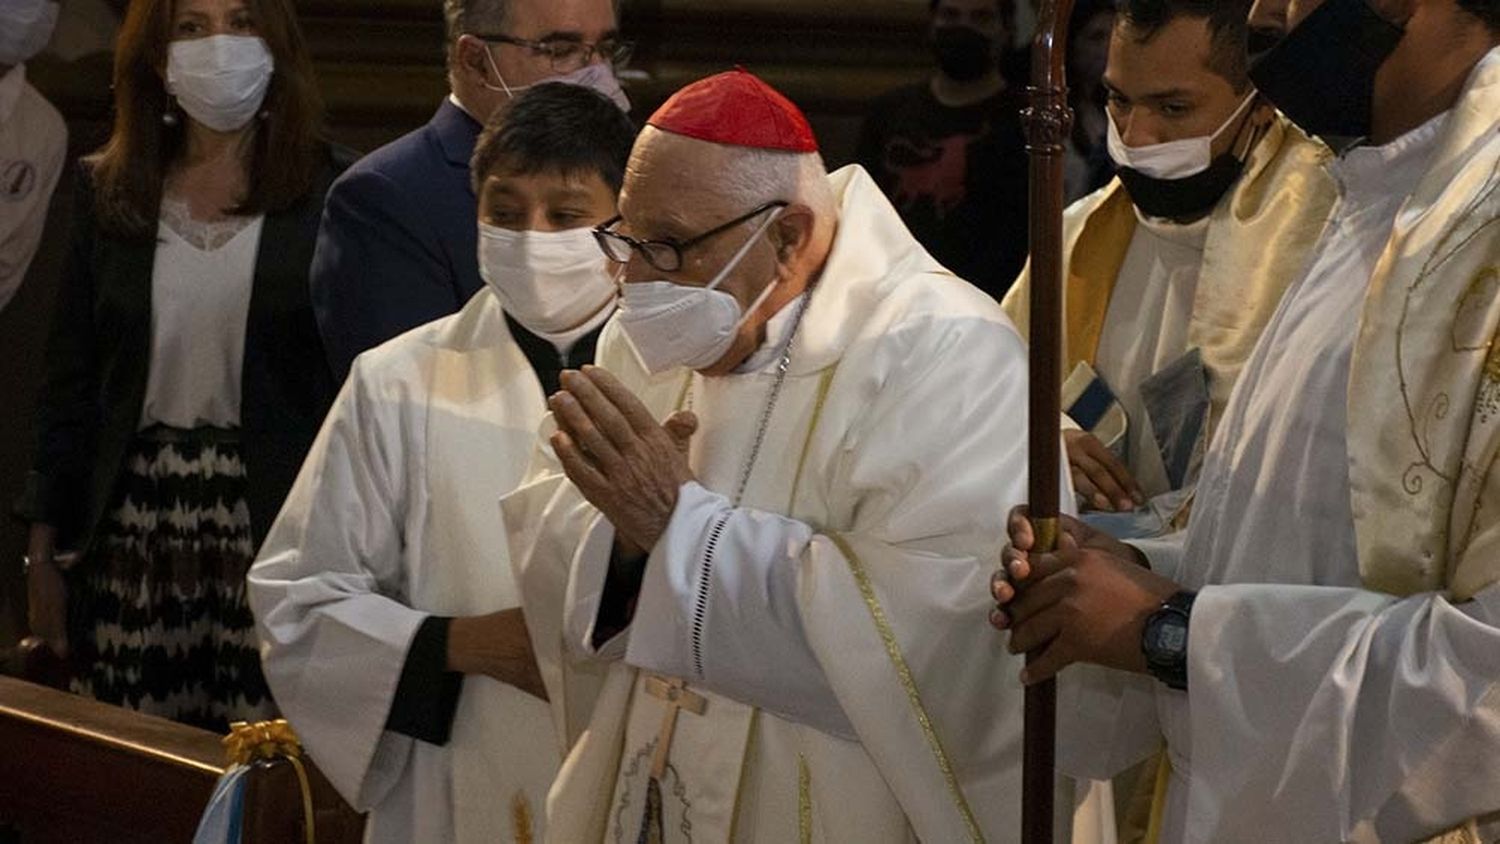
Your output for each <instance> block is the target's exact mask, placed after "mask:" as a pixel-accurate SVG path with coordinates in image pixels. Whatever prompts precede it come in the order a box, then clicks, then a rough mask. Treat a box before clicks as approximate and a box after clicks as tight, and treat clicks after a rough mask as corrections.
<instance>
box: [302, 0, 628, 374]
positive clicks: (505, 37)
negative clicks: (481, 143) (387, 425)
mask: <svg viewBox="0 0 1500 844" xmlns="http://www.w3.org/2000/svg"><path fill="white" fill-rule="evenodd" d="M443 13H444V16H445V18H446V24H447V33H448V36H447V39H448V44H447V50H448V83H449V87H450V89H451V91H452V93H451V94H450V95H449V96H448V98H447V99H446V100H444V101H443V104H442V105H441V106H440V107H439V108H438V111H437V114H435V115H434V116H433V118H432V120H431V121H430V122H428V123H427V125H425V126H423V127H422V128H420V129H418V130H416V131H415V132H412V133H410V134H408V135H405V136H404V137H401V138H399V139H397V140H396V141H393V142H392V143H390V144H387V145H386V146H384V147H381V148H380V149H378V150H376V151H375V152H373V153H371V154H370V155H369V156H367V157H366V158H364V159H363V160H362V161H360V162H359V163H358V164H356V165H355V166H354V167H352V168H350V170H349V172H348V173H347V174H345V176H344V177H343V178H342V179H340V180H339V181H338V183H337V184H335V185H334V186H333V191H332V192H331V193H330V194H329V197H328V206H327V209H326V211H325V212H324V216H323V226H322V230H321V232H320V233H319V236H318V248H317V254H316V255H315V257H314V259H313V267H312V296H313V306H314V309H315V311H316V313H317V317H318V326H319V329H320V331H321V332H322V335H323V341H324V346H325V347H326V348H327V351H328V357H329V362H330V363H331V364H332V366H333V370H334V374H335V376H336V377H337V378H339V379H340V380H342V379H343V378H344V376H345V375H346V374H347V373H348V371H349V366H350V364H351V363H353V361H354V358H355V357H357V356H358V355H359V353H360V352H363V351H365V350H366V349H369V348H372V347H374V346H378V345H380V344H381V343H383V342H385V341H386V340H389V339H390V338H392V337H395V336H396V335H398V334H401V333H402V332H404V331H406V330H408V329H411V328H414V327H416V326H418V325H421V324H423V323H426V322H430V321H432V320H434V319H438V318H439V317H443V316H447V315H448V314H451V313H454V312H456V311H457V310H458V309H459V308H460V307H462V306H463V304H464V303H465V302H467V301H468V300H469V297H471V296H473V295H474V293H475V292H476V291H478V290H479V289H480V288H481V287H483V286H484V282H483V281H482V280H481V279H480V277H479V266H478V259H477V258H476V250H477V248H478V242H477V234H476V232H475V228H474V219H475V215H476V214H477V213H478V211H477V201H476V199H475V197H474V191H473V189H472V188H471V187H470V178H469V158H470V157H471V156H472V155H473V154H474V144H475V141H476V140H477V139H478V137H479V132H480V129H481V127H482V125H483V123H484V122H485V121H487V120H488V119H489V117H490V115H491V114H493V113H494V111H495V110H496V109H497V108H499V107H500V106H502V105H504V104H505V103H506V102H508V101H509V100H510V98H511V97H512V96H513V95H514V94H517V93H519V92H520V91H521V90H522V89H524V88H528V87H530V86H532V85H534V84H536V83H537V82H540V81H544V80H546V81H551V80H561V81H573V82H577V83H578V84H582V85H587V86H589V87H592V88H594V89H596V90H599V91H600V92H601V93H603V94H605V95H607V96H610V97H611V98H612V99H614V100H615V102H616V103H617V104H619V105H620V107H621V108H622V109H627V108H628V103H627V102H626V100H625V98H624V94H623V93H621V92H620V88H619V83H618V82H617V81H616V80H615V76H614V72H613V68H614V66H615V65H616V64H618V63H619V62H621V61H623V60H624V59H625V58H626V57H627V56H628V49H629V45H627V44H625V43H624V42H622V41H621V40H620V38H619V32H618V29H617V25H616V14H615V5H614V2H613V0H445V2H444V4H443Z"/></svg>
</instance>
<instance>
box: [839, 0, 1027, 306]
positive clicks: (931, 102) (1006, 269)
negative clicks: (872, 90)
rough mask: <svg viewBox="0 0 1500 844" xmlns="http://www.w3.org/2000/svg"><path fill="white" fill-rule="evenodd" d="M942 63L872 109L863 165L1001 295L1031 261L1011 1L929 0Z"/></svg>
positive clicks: (964, 273) (935, 248)
mask: <svg viewBox="0 0 1500 844" xmlns="http://www.w3.org/2000/svg"><path fill="white" fill-rule="evenodd" d="M931 13H932V14H931V20H930V23H929V26H928V30H927V39H928V46H929V47H930V48H931V49H932V52H933V56H934V58H935V59H936V61H937V69H936V71H935V72H934V73H933V74H932V77H931V78H929V79H928V80H927V81H925V82H922V83H919V84H917V85H912V86H908V87H905V88H901V89H898V90H896V91H892V92H891V93H889V94H886V95H885V96H883V97H881V98H880V99H879V100H877V101H876V102H875V104H874V105H873V106H872V107H871V108H870V112H869V114H868V115H867V116H866V117H865V124H864V128H863V130H862V131H861V133H860V140H859V152H858V157H859V162H860V163H861V164H863V165H864V167H865V169H866V170H868V171H869V173H870V175H872V176H874V177H875V181H876V183H878V184H879V185H880V187H881V189H882V190H884V191H885V193H886V195H887V196H888V197H890V199H891V202H892V203H893V204H894V205H895V206H896V210H897V211H899V212H900V213H901V219H902V220H904V221H905V222H906V225H907V227H908V228H910V229H911V231H912V234H914V235H916V237H917V240H918V241H920V242H921V244H922V245H923V246H924V247H926V249H927V251H928V252H930V253H932V256H933V257H934V258H937V259H938V261H939V262H941V263H942V264H943V265H944V266H946V267H947V268H948V269H950V270H952V271H953V272H954V273H955V274H956V275H958V276H959V277H960V278H963V279H966V280H967V281H969V282H971V283H972V284H974V285H975V286H977V287H979V288H980V289H982V290H984V291H985V292H986V293H988V294H990V295H991V296H993V297H994V298H996V299H999V298H1000V297H1002V296H1004V295H1005V291H1006V289H1007V288H1008V287H1009V286H1010V283H1011V281H1012V280H1014V279H1015V277H1016V273H1017V272H1019V271H1020V269H1021V265H1022V264H1023V263H1024V262H1025V260H1026V231H1027V229H1026V176H1027V163H1026V140H1025V136H1024V135H1023V133H1022V130H1021V109H1022V107H1023V106H1024V105H1025V96H1026V94H1025V86H1024V84H1022V83H1021V82H1020V81H1015V82H1012V80H1009V79H1007V78H1006V77H1005V75H1004V73H1003V72H1002V63H1001V57H1002V56H1003V54H1004V51H1005V50H1006V49H1007V48H1008V47H1009V46H1010V43H1011V37H1012V34H1013V31H1014V19H1015V7H1014V6H1013V5H1012V2H1011V0H932V3H931Z"/></svg>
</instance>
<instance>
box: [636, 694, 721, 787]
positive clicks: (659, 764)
mask: <svg viewBox="0 0 1500 844" xmlns="http://www.w3.org/2000/svg"><path fill="white" fill-rule="evenodd" d="M646 694H648V695H651V696H652V697H654V698H660V699H661V700H662V701H664V702H665V703H666V705H667V711H666V714H665V715H663V716H662V721H661V733H660V734H658V735H657V737H656V753H655V754H654V755H653V756H652V759H651V778H652V779H655V780H658V781H659V780H661V778H662V777H663V776H665V775H666V773H667V758H668V757H669V756H670V755H671V752H672V750H671V749H672V733H673V731H674V730H676V728H677V713H678V712H679V711H681V710H687V711H688V712H691V713H692V714H694V715H702V714H703V713H704V712H706V711H707V710H708V699H707V698H705V697H703V696H701V695H697V694H694V693H693V692H692V691H691V690H689V689H688V687H687V683H686V682H685V681H683V680H680V679H677V678H675V677H674V678H670V679H668V678H666V677H655V676H649V677H647V678H646Z"/></svg>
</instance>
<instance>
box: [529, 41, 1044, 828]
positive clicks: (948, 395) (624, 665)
mask: <svg viewBox="0 0 1500 844" xmlns="http://www.w3.org/2000/svg"><path fill="white" fill-rule="evenodd" d="M648 124H649V125H648V127H647V128H646V129H645V130H644V132H643V133H642V135H641V137H640V138H639V139H638V141H637V143H636V146H635V149H634V151H633V152H632V155H631V161H630V166H629V168H628V170H627V173H626V182H625V187H624V190H623V191H622V193H621V201H620V211H621V217H620V219H619V220H618V221H616V222H615V223H614V224H612V225H609V226H605V227H601V229H600V230H599V231H598V237H599V240H600V242H601V244H602V245H603V246H604V248H605V250H606V251H607V252H608V253H609V255H610V257H611V258H613V259H614V260H616V261H619V262H622V263H624V264H626V275H625V281H626V283H625V284H624V285H623V291H622V297H621V306H620V311H619V312H618V314H617V315H616V317H615V318H614V319H613V320H612V321H611V323H610V324H609V325H608V326H606V328H605V332H604V335H603V337H602V338H601V340H600V352H599V356H598V358H597V360H599V362H600V364H601V365H600V367H598V368H586V369H584V370H583V371H582V372H571V373H565V374H564V376H563V381H562V383H563V390H562V391H561V392H559V393H558V394H557V395H555V396H553V397H552V399H551V408H552V410H553V418H554V420H555V430H553V431H550V432H549V436H550V439H549V440H548V444H550V446H551V448H550V449H545V448H544V449H543V452H544V455H545V458H544V460H543V461H542V463H543V464H544V465H539V466H538V468H537V471H535V472H534V474H533V475H532V478H531V480H530V481H529V482H528V484H527V485H524V486H522V487H521V488H519V489H518V490H517V491H516V492H514V493H512V494H511V495H510V496H508V497H507V498H506V500H505V501H504V503H503V509H504V513H505V518H506V524H507V527H508V528H509V531H510V537H511V543H512V561H513V564H514V565H516V566H517V568H518V577H519V580H520V583H521V589H522V595H523V602H524V605H525V610H526V618H527V623H528V625H530V626H531V635H532V642H533V645H534V647H535V648H536V651H537V656H538V659H539V661H540V663H541V671H542V676H543V679H544V680H545V681H546V683H547V685H548V692H549V694H550V695H551V697H552V700H553V704H554V706H561V707H563V709H565V710H566V711H567V712H568V713H569V714H570V717H581V715H582V713H583V712H584V711H586V710H588V709H589V706H588V703H589V701H585V700H579V699H578V698H579V697H580V696H579V695H578V694H575V693H574V692H573V690H572V689H571V688H570V683H569V677H570V676H571V671H572V669H573V668H575V667H577V666H580V665H584V664H587V663H589V662H590V661H601V660H602V661H607V662H609V663H610V664H611V667H610V673H609V676H608V678H607V680H606V681H605V683H604V686H603V688H602V691H600V692H599V694H598V698H597V704H596V705H595V706H593V708H592V715H591V718H590V721H589V723H588V728H587V729H586V730H585V731H584V733H583V738H582V739H581V741H580V742H579V744H578V745H577V746H576V747H575V750H574V752H573V753H572V754H571V756H570V757H569V758H568V759H567V760H566V761H565V763H564V766H563V770H562V773H561V774H560V778H559V781H558V782H557V784H556V785H554V787H553V790H552V793H551V795H550V796H549V798H548V821H549V827H548V834H549V839H550V840H555V841H567V842H597V841H601V840H611V841H617V840H630V841H637V840H640V841H687V840H690V839H691V840H701V841H797V840H802V841H809V840H819V841H823V840H834V841H861V842H883V841H910V840H913V839H914V838H920V839H922V840H926V841H969V840H979V839H987V840H1006V839H1008V838H1014V836H1015V834H1016V831H1017V830H1018V829H1019V819H1018V816H1017V811H1018V809H1019V761H1020V733H1021V725H1020V717H1019V716H1020V687H1019V685H1018V684H1017V683H1016V681H1015V677H1016V674H1017V672H1018V670H1019V663H1017V662H1014V661H1012V660H1011V659H1009V658H1002V657H1001V648H1000V646H999V643H997V642H994V641H990V642H986V640H985V637H984V635H983V634H982V631H983V628H984V624H983V619H984V618H985V615H986V607H985V606H984V604H985V598H986V595H985V588H984V583H985V582H986V578H987V569H989V568H990V567H991V566H993V565H994V564H995V561H996V560H997V559H998V557H997V556H996V555H997V554H998V552H999V550H1000V548H1001V546H1002V545H1003V543H1004V524H1003V520H1004V515H1003V514H1004V509H1005V507H1006V506H1007V504H1008V503H1014V502H1017V501H1019V500H1020V499H1021V498H1022V497H1023V491H1024V490H1025V480H1026V460H1025V455H1026V450H1025V436H1026V415H1025V412H1024V410H1016V408H1024V406H1025V395H1026V383H1027V378H1026V359H1025V353H1024V349H1023V345H1022V342H1021V340H1020V338H1019V336H1018V335H1017V333H1016V331H1015V330H1014V328H1013V327H1012V326H1011V324H1010V323H1009V322H1008V321H1007V320H1006V318H1005V316H1004V315H1003V314H1002V312H1001V311H1000V310H999V308H998V306H996V305H995V304H994V303H993V302H992V301H991V300H990V299H988V298H987V297H986V296H984V295H983V294H982V293H980V292H978V291H977V290H976V289H975V288H973V287H971V286H970V285H968V284H966V283H964V282H963V281H962V280H960V279H958V278H956V277H954V276H953V275H952V274H951V273H949V272H947V271H946V270H944V269H943V268H942V267H941V266H940V265H938V263H937V262H936V261H934V260H933V259H932V258H931V257H930V256H929V255H927V253H925V252H924V251H923V250H922V248H921V247H920V246H919V245H918V244H917V242H916V241H915V240H914V239H913V238H912V236H911V234H910V233H909V232H908V231H907V230H906V228H905V227H904V226H903V225H902V224H901V221H900V218H899V217H898V216H897V214H896V212H895V211H894V210H893V209H892V208H891V206H890V205H889V204H888V203H887V201H886V200H885V198H884V196H883V195H882V194H881V192H880V190H879V188H878V187H876V185H875V183H874V182H873V181H872V180H871V179H870V177H869V176H868V175H867V174H866V173H865V172H864V171H863V170H861V169H860V168H858V167H849V168H847V169H844V170H841V171H839V172H837V173H834V174H832V175H831V176H830V175H828V174H827V173H826V172H825V170H824V167H823V163H822V159H821V157H820V156H819V155H818V152H817V144H816V141H815V140H814V137H813V134H812V132H811V130H810V128H809V127H808V125H807V122H806V120H805V119H804V117H803V115H802V114H801V113H800V112H799V111H798V110H797V108H796V106H794V105H793V104H792V103H790V102H789V101H787V100H786V99H785V98H784V97H782V96H781V95H780V94H779V93H777V92H776V91H774V90H772V89H771V88H770V87H768V86H767V85H765V84H764V83H763V82H761V81H760V80H759V79H757V78H756V77H754V76H752V75H751V74H749V73H746V72H744V71H734V72H730V73H725V74H721V75H719V76H715V77H712V78H709V79H705V80H702V81H699V82H697V83H694V84H692V85H689V86H688V87H687V88H685V89H683V90H682V91H679V92H678V93H677V94H676V95H674V96H673V97H672V98H671V99H670V100H669V101H668V102H667V103H666V104H665V105H663V106H662V108H661V109H660V110H659V111H658V112H657V113H656V114H655V115H654V116H653V117H652V118H651V119H650V120H649V121H648ZM1000 408H1007V410H1005V411H1003V412H996V411H997V409H1000ZM661 420H664V421H661ZM546 430H547V428H546V427H544V431H546ZM996 711H998V712H1000V713H1001V715H1000V717H991V713H993V712H996Z"/></svg>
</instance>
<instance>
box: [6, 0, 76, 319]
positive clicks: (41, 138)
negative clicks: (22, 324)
mask: <svg viewBox="0 0 1500 844" xmlns="http://www.w3.org/2000/svg"><path fill="white" fill-rule="evenodd" d="M57 14H58V4H57V3H55V2H52V0H5V2H4V3H0V310H4V308H5V306H6V305H7V304H9V303H10V300H11V298H12V297H14V296H15V294H16V291H17V290H18V289H20V287H21V282H22V281H23V280H24V279H25V278H26V270H27V268H28V267H30V266H31V259H32V257H33V256H34V255H35V254H36V249H37V244H38V243H40V242H41V239H42V229H43V228H44V226H45V225H46V222H47V207H48V205H49V204H50V202H51V200H52V191H53V189H54V188H56V187H57V180H58V177H59V176H60V175H61V174H62V168H63V161H64V159H66V158H67V154H68V128H67V126H66V125H65V124H64V123H63V119H62V115H60V114H58V113H57V109H55V108H53V107H52V104H51V103H49V102H47V100H46V99H45V98H44V97H43V96H42V95H41V93H39V92H38V91H37V90H36V89H35V88H33V87H31V85H30V84H29V83H27V81H26V62H27V60H29V59H31V58H32V57H33V56H35V55H36V54H38V53H40V52H41V51H42V50H43V49H44V48H45V47H46V46H47V42H48V41H49V40H50V39H51V37H52V30H53V27H54V26H56V24H57Z"/></svg>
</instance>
